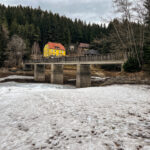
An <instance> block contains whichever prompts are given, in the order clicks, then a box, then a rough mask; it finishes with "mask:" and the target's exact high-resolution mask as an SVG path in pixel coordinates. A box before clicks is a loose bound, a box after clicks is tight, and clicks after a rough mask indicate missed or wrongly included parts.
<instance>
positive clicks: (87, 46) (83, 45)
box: [79, 43, 90, 48]
mask: <svg viewBox="0 0 150 150" xmlns="http://www.w3.org/2000/svg"><path fill="white" fill-rule="evenodd" d="M79 47H80V48H89V47H90V44H87V43H80V45H79Z"/></svg>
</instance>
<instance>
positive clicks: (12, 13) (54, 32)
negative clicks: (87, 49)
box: [0, 5, 106, 49]
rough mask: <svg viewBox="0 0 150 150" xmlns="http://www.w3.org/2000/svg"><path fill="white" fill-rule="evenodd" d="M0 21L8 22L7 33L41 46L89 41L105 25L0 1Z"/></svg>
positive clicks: (104, 29) (99, 36)
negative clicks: (5, 3)
mask: <svg viewBox="0 0 150 150" xmlns="http://www.w3.org/2000/svg"><path fill="white" fill-rule="evenodd" d="M0 16H1V22H5V24H7V27H8V30H9V32H10V36H12V35H14V34H17V35H19V36H20V37H22V38H23V39H24V40H26V42H27V43H28V44H29V46H30V47H31V46H32V45H33V43H34V41H37V42H39V43H40V47H41V49H42V48H43V46H44V45H45V44H46V43H47V42H48V41H52V42H61V43H62V44H64V45H68V44H70V43H76V42H85V43H91V42H92V41H93V39H95V38H101V36H102V35H103V34H104V33H106V28H105V27H103V26H102V25H101V26H99V25H97V24H92V25H90V24H86V23H84V22H82V21H81V20H77V19H76V20H75V21H72V20H71V19H68V18H66V17H65V16H62V17H60V16H59V15H58V14H53V13H52V12H47V11H42V10H41V9H40V8H38V9H32V8H31V7H22V6H17V7H10V6H8V7H5V6H4V5H0Z"/></svg>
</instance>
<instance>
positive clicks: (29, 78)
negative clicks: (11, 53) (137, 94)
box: [0, 68, 150, 87]
mask: <svg viewBox="0 0 150 150" xmlns="http://www.w3.org/2000/svg"><path fill="white" fill-rule="evenodd" d="M64 72H65V73H64V84H63V85H73V86H75V85H76V79H75V76H76V72H75V71H74V69H72V68H71V69H70V68H67V69H65V71H64ZM33 74H34V73H33V71H23V70H19V71H17V72H12V71H8V70H7V69H6V70H5V69H3V70H1V71H0V79H2V78H6V79H4V80H2V81H1V80H0V83H4V82H13V81H14V82H18V83H50V79H49V78H48V76H46V81H45V82H37V81H34V75H33ZM46 75H50V74H46ZM9 76H16V77H15V78H9ZM17 76H23V77H24V78H17ZM115 84H117V85H123V84H131V85H150V75H149V74H147V73H146V72H139V73H131V74H128V73H120V74H119V72H118V73H117V72H111V71H110V72H105V71H104V70H96V71H95V70H94V71H92V73H91V87H101V86H109V85H115Z"/></svg>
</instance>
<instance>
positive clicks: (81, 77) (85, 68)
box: [76, 64, 91, 88]
mask: <svg viewBox="0 0 150 150" xmlns="http://www.w3.org/2000/svg"><path fill="white" fill-rule="evenodd" d="M90 86H91V71H90V65H87V64H77V76H76V87H77V88H82V87H90Z"/></svg>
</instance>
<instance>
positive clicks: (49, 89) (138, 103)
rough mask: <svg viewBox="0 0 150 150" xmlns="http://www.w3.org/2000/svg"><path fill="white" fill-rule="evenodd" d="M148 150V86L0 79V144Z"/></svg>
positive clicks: (11, 149) (26, 149)
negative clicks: (85, 85)
mask: <svg viewBox="0 0 150 150" xmlns="http://www.w3.org/2000/svg"><path fill="white" fill-rule="evenodd" d="M41 149H44V150H49V149H54V150H150V86H147V85H113V86H106V87H93V88H83V89H76V88H74V87H72V86H61V85H50V84H30V83H16V82H7V83H0V150H41Z"/></svg>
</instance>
